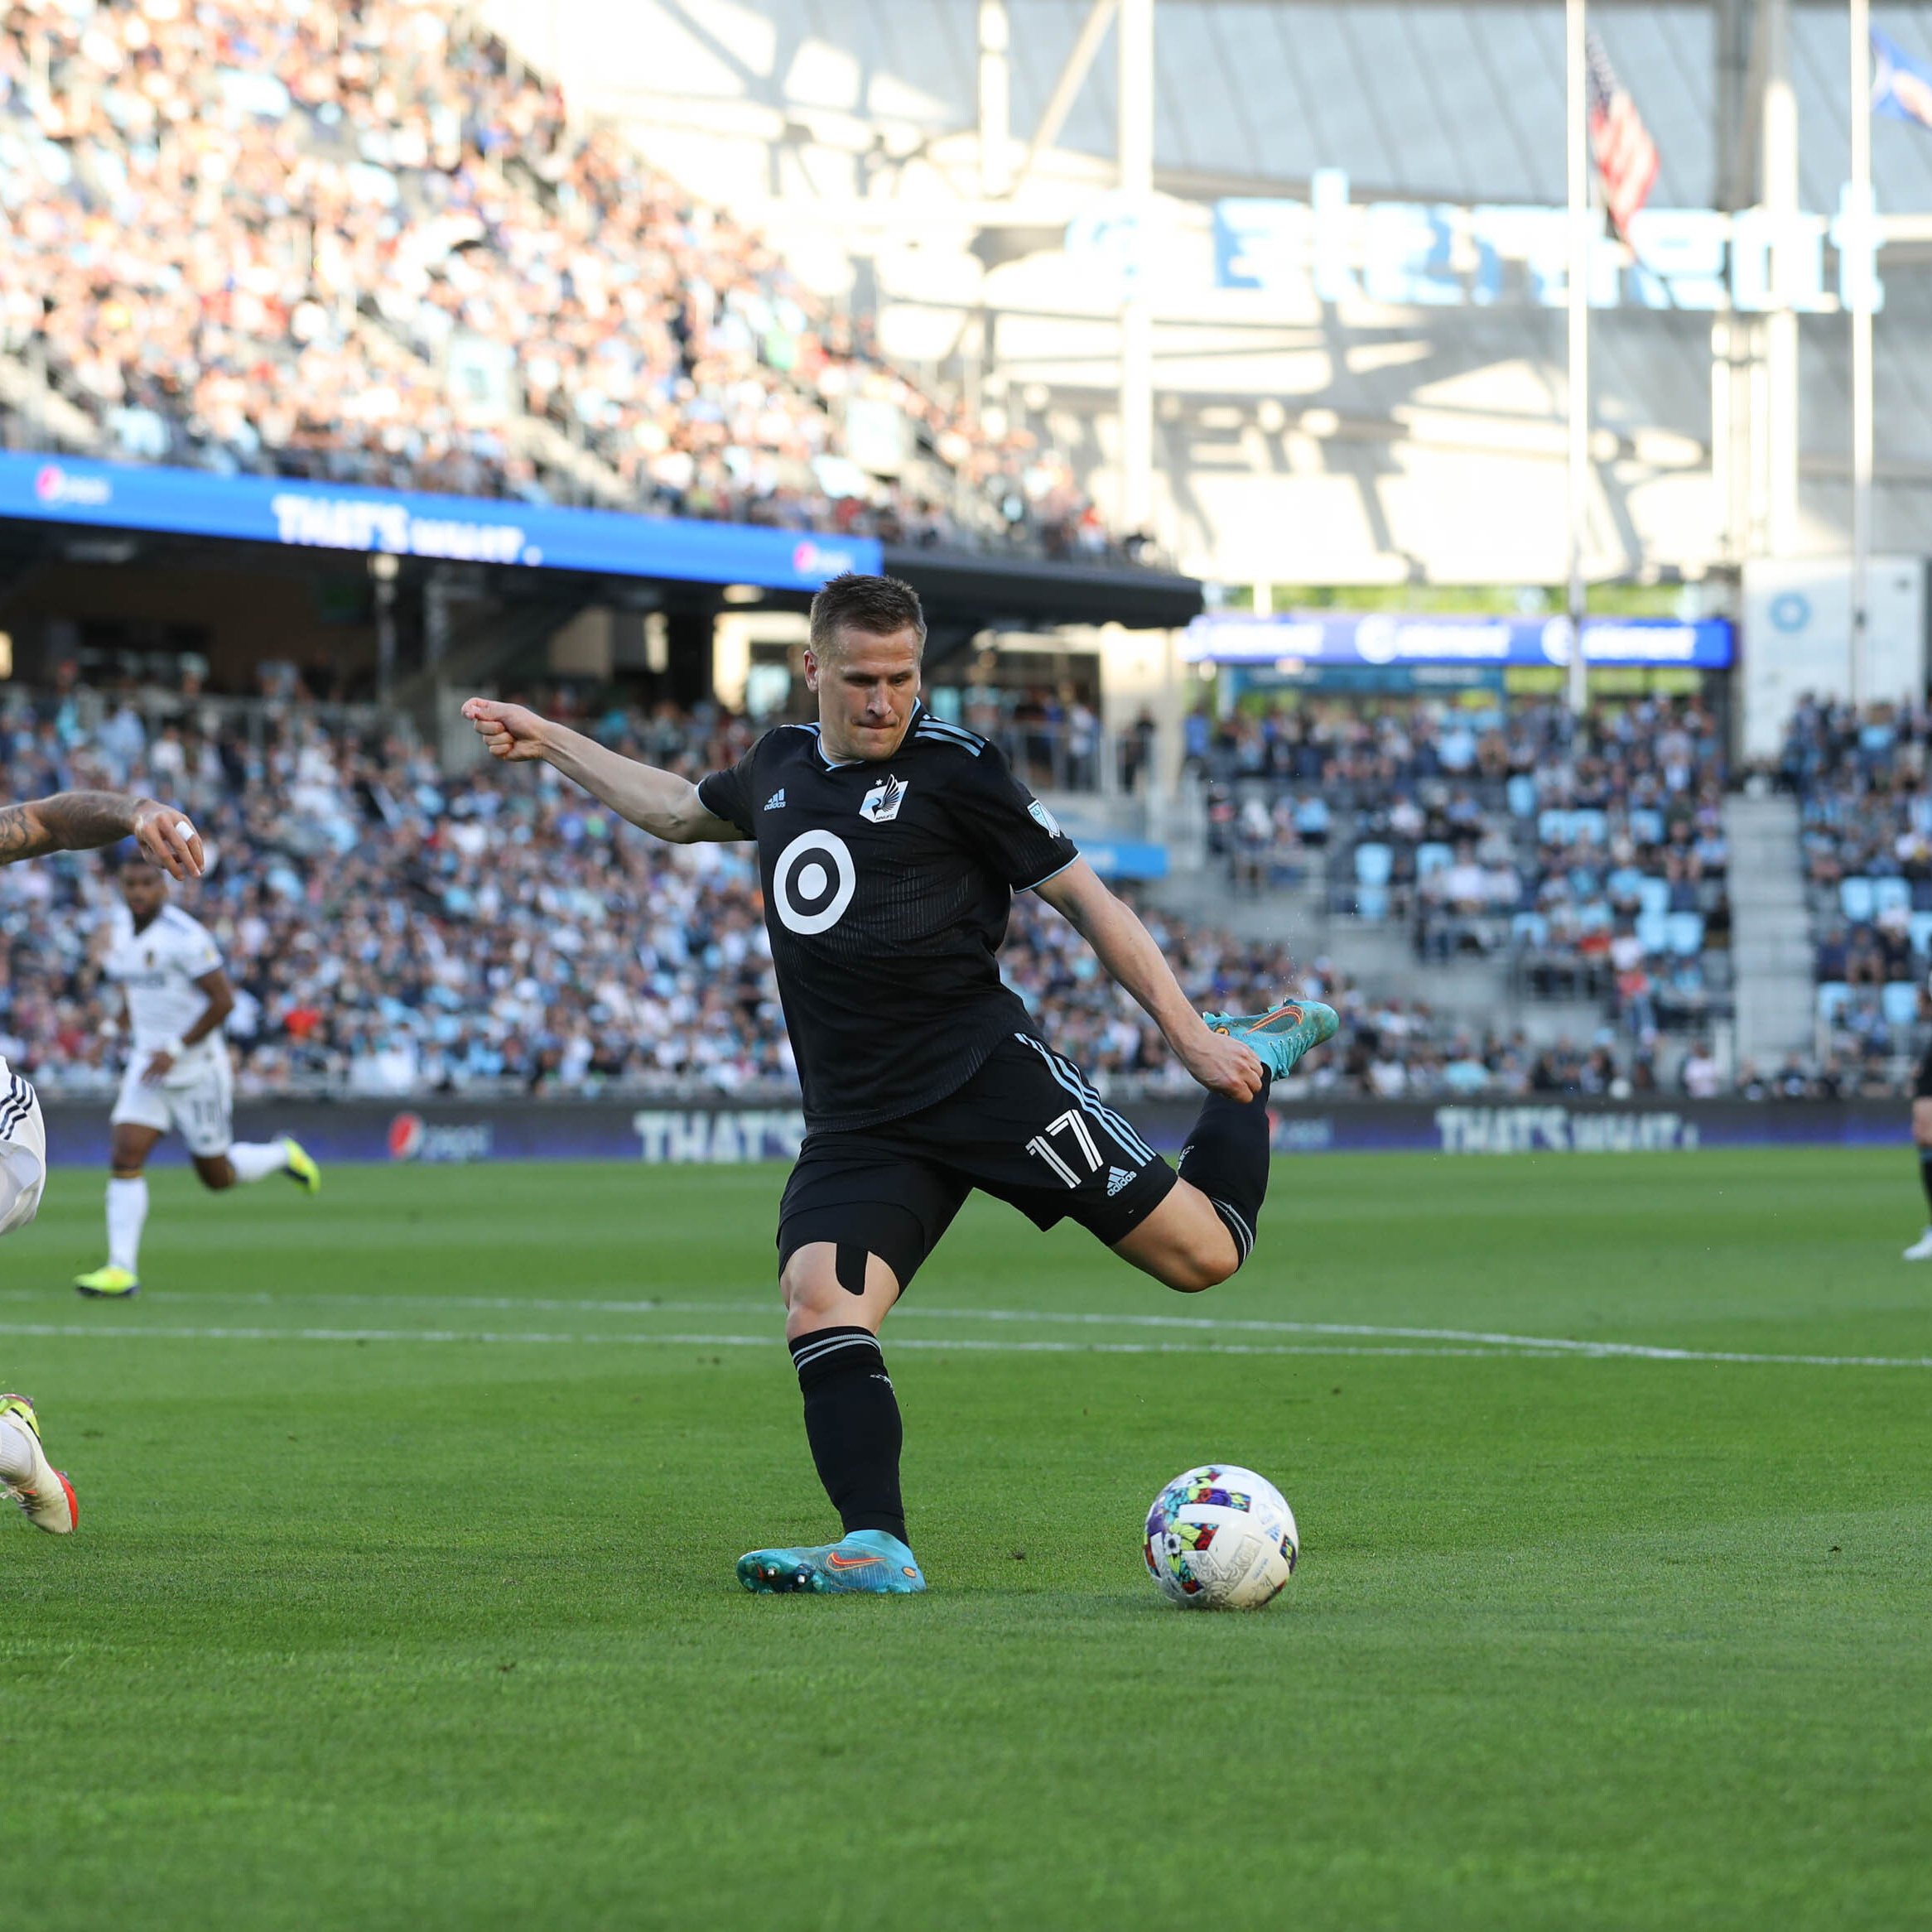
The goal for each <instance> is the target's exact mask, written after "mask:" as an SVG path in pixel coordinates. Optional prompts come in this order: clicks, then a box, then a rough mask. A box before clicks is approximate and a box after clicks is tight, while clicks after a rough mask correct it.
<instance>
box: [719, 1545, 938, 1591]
mask: <svg viewBox="0 0 1932 1932" xmlns="http://www.w3.org/2000/svg"><path fill="white" fill-rule="evenodd" d="M738 1580H739V1582H740V1583H742V1584H744V1587H745V1588H746V1589H748V1590H750V1591H753V1592H755V1593H756V1594H757V1595H759V1596H761V1597H778V1596H783V1595H784V1594H785V1593H786V1592H788V1591H793V1590H806V1591H812V1592H817V1594H818V1595H820V1596H832V1595H836V1594H839V1593H841V1592H847V1593H850V1592H856V1593H857V1594H859V1595H861V1596H867V1597H909V1596H911V1595H913V1593H914V1592H917V1591H920V1590H923V1589H924V1588H926V1579H925V1577H924V1576H923V1574H922V1573H921V1571H920V1568H919V1563H918V1558H917V1557H915V1556H914V1555H913V1553H912V1551H911V1550H909V1549H907V1548H906V1546H905V1544H903V1543H901V1542H900V1541H899V1539H898V1537H896V1536H891V1535H887V1534H886V1532H885V1531H884V1530H853V1531H852V1532H851V1533H850V1535H846V1536H841V1538H840V1539H839V1540H838V1541H837V1542H836V1543H821V1544H817V1545H816V1546H815V1547H813V1548H812V1549H754V1550H752V1551H751V1552H750V1553H749V1554H748V1555H744V1556H741V1557H740V1558H739V1559H738Z"/></svg>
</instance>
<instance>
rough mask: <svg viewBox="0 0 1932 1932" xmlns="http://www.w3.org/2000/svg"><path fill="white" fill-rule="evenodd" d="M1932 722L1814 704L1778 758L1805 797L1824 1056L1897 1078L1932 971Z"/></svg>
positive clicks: (1782, 778) (1892, 709)
mask: <svg viewBox="0 0 1932 1932" xmlns="http://www.w3.org/2000/svg"><path fill="white" fill-rule="evenodd" d="M1929 747H1932V715H1928V713H1927V712H1926V711H1925V709H1924V707H1922V706H1910V707H1909V706H1897V705H1875V706H1868V707H1867V708H1865V709H1863V710H1856V709H1854V708H1853V707H1852V706H1849V705H1833V704H1819V703H1817V702H1815V701H1813V700H1811V699H1809V698H1807V699H1805V700H1804V701H1801V702H1800V704H1799V706H1798V707H1797V709H1796V711H1795V712H1794V713H1793V715H1792V718H1791V722H1790V726H1789V728H1788V730H1787V731H1786V734H1785V744H1784V749H1783V751H1782V753H1781V754H1780V758H1779V760H1778V767H1777V773H1776V778H1777V782H1778V783H1780V785H1781V786H1783V787H1784V788H1786V789H1788V790H1789V791H1790V792H1791V793H1794V794H1795V796H1796V798H1797V801H1798V807H1799V819H1800V845H1801V849H1802V852H1803V858H1804V878H1805V892H1806V897H1807V900H1808V903H1809V909H1810V914H1811V924H1812V936H1813V939H1814V947H1815V954H1814V960H1815V973H1814V976H1815V979H1816V981H1817V1001H1818V1018H1819V1031H1820V1035H1821V1038H1822V1040H1823V1042H1824V1051H1825V1052H1826V1053H1828V1055H1829V1056H1830V1057H1831V1058H1833V1060H1834V1061H1835V1062H1838V1063H1839V1064H1841V1065H1843V1066H1846V1067H1860V1068H1870V1069H1872V1077H1874V1078H1890V1077H1892V1076H1893V1075H1896V1072H1898V1071H1899V1070H1900V1069H1901V1065H1902V1062H1904V1060H1905V1059H1906V1058H1907V1056H1909V1055H1910V1053H1911V1052H1912V1051H1913V1050H1914V1048H1915V1044H1916V1039H1917V1034H1918V1029H1919V1028H1920V1022H1921V1020H1922V1019H1923V1017H1924V1011H1925V1005H1924V1001H1923V999H1922V996H1921V988H1922V987H1923V986H1924V985H1925V976H1926V973H1927V971H1928V968H1929V967H1932V788H1929V786H1928V783H1927V764H1928V750H1929Z"/></svg>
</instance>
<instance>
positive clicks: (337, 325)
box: [0, 0, 1108, 555]
mask: <svg viewBox="0 0 1932 1932" xmlns="http://www.w3.org/2000/svg"><path fill="white" fill-rule="evenodd" d="M0 347H4V348H5V349H7V350H9V351H12V352H14V353H17V354H27V355H29V356H31V357H36V358H39V359H43V360H44V363H45V365H46V371H47V373H48V374H49V376H50V377H51V379H52V380H53V381H54V382H55V385H56V386H57V388H59V389H60V390H61V391H62V392H63V393H65V395H66V396H67V397H69V398H70V400H71V401H74V402H77V403H79V404H80V405H81V406H82V407H84V408H85V409H86V410H87V411H88V412H89V414H90V415H92V416H94V417H95V418H96V419H97V420H99V422H101V423H102V424H103V425H104V428H105V431H106V432H107V436H108V443H109V446H110V447H111V448H112V449H113V450H115V451H117V452H118V453H119V454H122V455H130V456H135V457H140V458H147V459H151V460H168V461H172V462H177V463H183V462H185V463H190V464H197V465H206V466H209V467H213V468H216V469H226V470H252V471H260V472H263V473H271V474H285V475H310V476H317V477H322V478H326V479H335V480H344V481H353V482H357V483H367V484H378V485H383V486H386V487H402V486H404V485H413V486H417V487H421V488H428V489H446V490H454V491H460V492H465V493H472V494H523V495H526V496H529V497H532V498H546V497H556V496H558V495H559V494H562V495H564V496H566V498H571V499H574V498H575V497H576V495H577V494H579V493H581V490H582V489H584V488H585V475H584V471H583V468H582V465H581V464H578V463H576V462H575V461H573V460H566V457H567V456H569V455H570V454H571V452H573V451H576V452H581V451H588V452H589V453H590V455H592V456H594V457H595V460H596V467H595V476H596V478H597V479H599V480H600V483H601V484H602V485H603V490H604V495H603V499H602V500H606V501H615V502H618V503H620V504H621V503H629V505H630V506H631V507H634V508H638V509H641V510H647V511H658V512H662V513H680V514H684V515H687V516H695V517H706V518H732V519H737V520H745V521H751V522H760V523H776V524H780V525H784V526H787V527H795V528H821V529H831V530H839V531H844V532H853V533H857V532H874V533H877V534H879V535H880V536H883V537H886V538H888V539H889V540H898V541H905V542H936V543H937V542H980V541H981V540H991V541H1000V542H1009V541H1020V542H1026V543H1029V544H1031V545H1037V546H1038V547H1044V548H1045V549H1046V550H1048V552H1050V553H1053V554H1062V555H1075V554H1090V553H1095V552H1105V551H1106V549H1107V547H1108V538H1107V535H1106V531H1105V530H1104V528H1103V527H1102V526H1101V522H1100V519H1099V518H1098V515H1097V513H1096V512H1095V510H1094V508H1093V507H1092V505H1091V503H1088V502H1086V500H1085V499H1084V498H1083V497H1082V495H1081V494H1080V493H1079V492H1078V490H1077V489H1076V488H1075V485H1074V483H1073V479H1072V475H1071V473H1070V471H1069V470H1067V467H1066V465H1064V463H1063V462H1062V460H1060V459H1059V458H1058V457H1057V456H1056V455H1053V453H1052V452H1050V451H1048V450H1043V449H1042V448H1040V447H1039V446H1038V445H1037V443H1036V441H1035V440H1034V439H1033V437H1032V436H1030V434H1029V433H1028V432H1026V431H1024V429H1022V428H1019V427H1018V426H1014V427H1011V428H1009V426H1007V425H1006V424H1005V422H1003V421H1001V422H997V427H998V430H999V431H1000V433H997V434H995V433H993V429H992V428H990V426H989V422H991V421H993V420H994V419H991V418H985V419H982V418H981V417H976V416H975V415H974V414H973V413H972V412H970V411H969V410H968V409H967V408H966V407H965V405H964V403H963V402H962V401H961V400H960V399H959V398H957V397H951V398H948V397H943V396H942V395H940V394H937V393H933V392H932V390H931V389H929V388H923V387H922V386H921V385H920V384H918V383H916V382H914V381H913V380H912V379H911V378H909V377H908V376H907V375H906V374H905V373H903V372H902V371H900V370H899V369H895V368H894V367H893V366H891V365H890V364H889V363H888V362H887V361H886V360H885V359H884V358H883V357H882V356H881V355H879V354H878V353H877V352H876V350H875V349H874V347H873V346H872V344H871V343H870V340H869V338H868V335H867V331H866V329H865V325H864V323H863V322H862V321H861V320H858V319H855V318H854V317H853V316H850V315H848V314H846V313H844V312H841V311H839V310H838V309H836V308H835V307H834V306H831V305H829V304H828V303H826V302H825V301H822V300H821V299H819V298H818V297H817V296H814V295H813V294H812V293H811V292H809V291H807V290H806V289H805V288H803V287H802V286H801V285H799V284H798V283H797V282H796V280H795V279H794V278H793V277H791V276H790V275H789V274H788V272H786V271H785V269H784V267H783V265H782V263H780V261H779V259H778V256H777V254H776V253H775V252H774V251H773V248H771V247H770V246H769V245H768V243H766V242H765V241H764V239H763V238H761V237H760V236H759V235H758V234H754V233H753V232H752V231H750V230H749V229H746V228H744V227H742V226H740V224H736V223H735V222H734V221H733V220H731V219H730V217H729V216H728V215H726V214H724V213H723V212H721V211H720V210H714V209H710V208H707V207H705V206H703V205H701V204H699V203H698V202H696V200H693V198H692V197H691V196H690V195H687V194H686V193H685V192H684V191H683V190H681V189H680V188H678V187H677V185H674V184H673V183H672V181H669V180H667V178H666V177H665V176H662V174H660V173H658V171H655V170H653V168H651V167H650V166H648V164H647V163H646V162H645V161H643V160H642V159H641V158H640V157H638V155H637V154H636V153H635V152H633V151H632V150H631V149H630V148H629V147H627V146H626V145H625V144H624V142H622V141H620V140H619V138H618V137H616V136H614V135H613V134H611V133H610V132H607V131H603V130H599V129H595V128H585V127H584V126H582V125H581V124H580V123H577V122H576V121H575V120H574V119H573V118H572V117H571V115H570V114H569V113H566V104H565V102H564V100H563V99H562V97H561V94H560V93H559V92H558V90H557V89H556V88H554V87H552V86H551V85H549V84H547V83H545V82H544V81H542V79H538V78H537V77H536V76H535V75H532V74H531V73H529V72H528V70H525V69H523V68H522V67H521V66H520V65H518V63H517V62H516V61H515V60H513V59H512V58H511V56H510V55H508V52H507V51H506V50H505V49H504V48H503V46H502V45H501V44H500V43H499V42H497V41H494V40H491V39H489V38H488V37H487V36H483V35H481V34H480V33H479V32H476V31H472V30H471V29H470V27H468V26H466V25H465V17H464V16H463V15H462V14H461V13H460V12H459V11H458V10H455V9H452V8H450V7H446V6H443V5H440V4H436V0H343V3H340V4H336V3H334V0H193V3H192V4H190V3H188V0H12V4H11V5H9V6H8V7H7V9H6V12H5V13H4V16H3V17H0ZM532 422H535V423H539V424H548V425H549V426H552V428H553V429H554V430H556V431H558V432H560V435H561V437H562V438H565V439H567V447H566V449H565V450H564V451H563V452H562V453H561V454H560V450H559V445H558V442H557V441H556V440H554V439H552V440H550V441H546V439H545V438H543V437H542V436H526V435H522V434H519V433H518V431H519V427H520V426H528V425H530V424H531V423H532Z"/></svg>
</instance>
